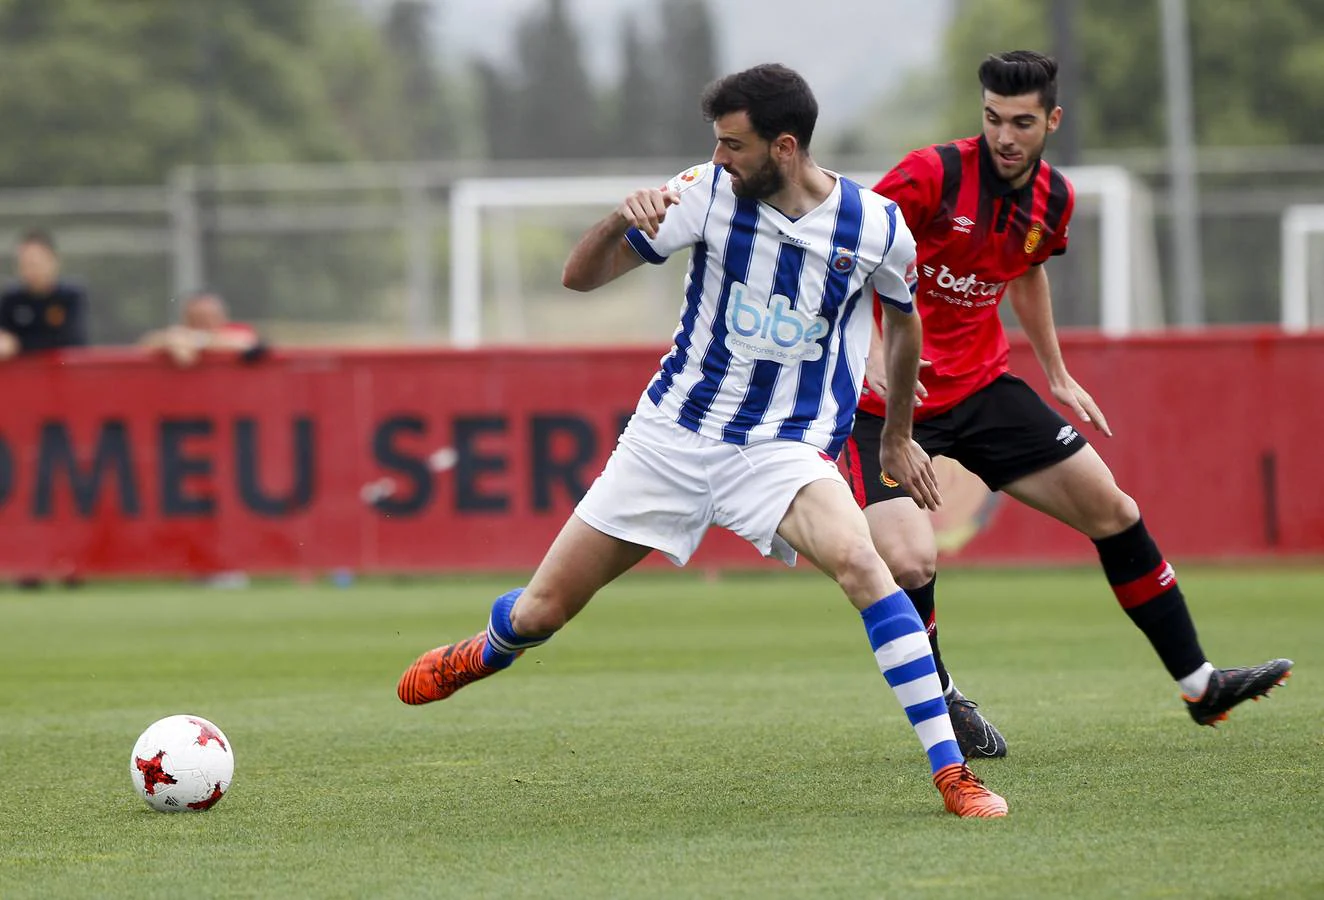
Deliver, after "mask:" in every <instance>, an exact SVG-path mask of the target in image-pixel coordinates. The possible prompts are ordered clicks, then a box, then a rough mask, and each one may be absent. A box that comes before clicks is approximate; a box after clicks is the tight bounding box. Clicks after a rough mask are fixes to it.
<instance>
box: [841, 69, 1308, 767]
mask: <svg viewBox="0 0 1324 900" xmlns="http://www.w3.org/2000/svg"><path fill="white" fill-rule="evenodd" d="M1056 73H1057V63H1056V62H1055V61H1053V60H1052V59H1051V58H1049V57H1046V56H1043V55H1042V54H1039V53H1035V52H1032V51H1024V50H1022V51H1014V52H1011V53H1004V54H1001V55H998V56H991V57H989V58H988V59H987V60H985V61H984V63H983V65H981V66H980V68H979V80H980V84H981V85H982V86H983V101H984V127H983V134H982V135H980V136H978V137H971V138H965V139H964V140H959V141H955V142H953V143H950V144H941V145H937V146H933V147H927V148H924V149H922V150H916V151H915V152H913V153H911V154H909V155H908V156H906V157H905V158H904V159H902V160H901V162H900V163H899V164H898V165H897V166H896V167H895V168H893V169H892V170H891V171H890V172H889V173H888V174H887V175H886V176H884V177H883V179H882V180H881V181H880V182H879V183H878V184H877V185H876V186H875V187H874V190H875V191H877V192H878V193H879V194H881V195H883V196H885V197H887V198H888V199H890V200H892V201H895V202H896V203H898V204H899V205H900V206H901V210H902V212H903V213H904V214H905V219H906V223H907V225H909V227H910V229H911V231H912V232H913V233H914V235H915V239H916V242H917V243H918V264H919V288H918V291H917V296H916V300H917V303H918V304H919V309H920V311H921V313H922V315H923V318H924V353H923V356H924V359H925V360H926V361H928V363H929V364H930V367H929V368H927V369H925V371H924V376H923V387H922V388H921V392H922V393H923V394H924V396H923V400H922V406H920V408H919V409H918V410H916V411H915V414H914V418H915V425H914V434H915V438H916V440H917V441H918V442H919V443H920V445H921V446H923V447H924V449H925V451H926V452H927V453H929V454H930V455H931V456H939V455H942V456H948V457H950V458H952V459H955V460H956V461H957V462H959V463H961V464H962V465H964V466H965V467H966V468H967V469H969V470H970V471H972V472H973V473H974V474H975V475H978V476H979V477H980V478H982V479H983V481H984V483H985V484H987V485H988V487H989V489H990V490H994V491H999V490H1000V491H1005V492H1006V493H1007V494H1009V495H1010V496H1012V497H1015V498H1016V499H1017V500H1019V501H1021V502H1022V503H1025V504H1027V505H1029V506H1031V507H1033V508H1035V509H1038V510H1040V511H1042V512H1044V513H1047V514H1048V515H1050V516H1052V517H1053V518H1055V519H1058V520H1060V521H1062V522H1065V523H1066V524H1068V525H1070V526H1071V527H1073V528H1075V529H1076V530H1077V531H1079V532H1081V533H1082V534H1084V535H1086V536H1087V537H1089V538H1090V539H1092V540H1093V541H1094V545H1095V547H1096V548H1097V550H1098V553H1099V560H1100V562H1101V563H1102V565H1103V572H1104V575H1105V576H1106V577H1107V579H1108V583H1109V585H1111V587H1112V590H1113V592H1114V594H1115V595H1116V597H1117V600H1118V602H1119V603H1120V604H1121V606H1122V608H1123V609H1124V610H1125V611H1126V614H1127V615H1128V616H1129V617H1130V618H1131V620H1132V621H1133V622H1134V623H1135V624H1136V625H1137V626H1138V627H1139V628H1140V630H1141V631H1142V632H1143V633H1144V635H1145V636H1146V637H1147V638H1148V639H1149V642H1150V643H1151V644H1152V645H1153V647H1154V650H1155V651H1156V652H1157V654H1158V656H1159V659H1160V660H1162V662H1163V665H1164V666H1165V667H1166V668H1167V670H1168V673H1169V674H1170V675H1171V676H1172V678H1173V679H1174V680H1176V681H1177V682H1178V684H1179V685H1180V687H1181V692H1182V694H1183V696H1184V698H1185V701H1186V706H1187V709H1188V710H1189V712H1190V714H1191V717H1192V718H1194V719H1195V721H1196V722H1198V723H1199V724H1201V725H1213V724H1215V723H1216V722H1218V721H1220V720H1222V719H1224V718H1226V717H1227V712H1228V710H1230V709H1231V708H1232V707H1233V706H1236V705H1237V704H1238V703H1240V702H1242V701H1243V700H1246V699H1249V698H1252V697H1259V696H1261V695H1263V694H1266V693H1268V691H1269V689H1270V688H1272V687H1273V686H1274V685H1276V684H1279V683H1281V682H1282V680H1283V679H1284V678H1286V677H1287V675H1288V674H1289V670H1290V669H1291V666H1292V662H1291V660H1287V659H1276V660H1270V661H1269V662H1267V663H1264V664H1262V665H1259V666H1254V667H1250V668H1236V669H1215V668H1214V667H1213V665H1211V664H1210V663H1209V661H1208V660H1207V659H1206V658H1205V655H1204V651H1203V650H1201V649H1200V644H1199V641H1198V640H1197V639H1196V633H1195V625H1194V624H1193V623H1192V621H1191V615H1190V612H1189V611H1188V610H1187V608H1186V601H1185V599H1184V598H1183V596H1182V592H1181V588H1180V587H1179V586H1178V584H1177V576H1176V574H1175V573H1174V572H1173V569H1172V566H1171V565H1169V564H1168V563H1167V562H1166V561H1165V560H1164V558H1163V554H1162V553H1161V552H1160V551H1159V549H1158V546H1157V545H1156V544H1155V542H1154V539H1153V538H1152V537H1151V536H1150V534H1149V532H1148V530H1146V528H1145V523H1144V521H1143V520H1142V519H1141V517H1140V509H1139V508H1138V507H1137V506H1136V502H1135V501H1134V500H1132V499H1131V498H1130V497H1129V496H1127V495H1126V494H1125V493H1123V492H1122V490H1121V489H1120V488H1119V487H1118V486H1117V483H1116V482H1115V481H1114V480H1113V476H1112V473H1111V472H1110V471H1109V470H1108V466H1107V465H1106V464H1105V463H1104V462H1103V460H1102V459H1100V458H1099V455H1098V453H1096V452H1095V450H1094V448H1093V447H1091V446H1090V445H1089V442H1088V441H1086V439H1085V436H1084V435H1083V434H1080V433H1079V432H1078V431H1076V429H1075V428H1074V427H1073V426H1072V425H1070V424H1069V423H1068V422H1067V421H1066V419H1064V418H1062V416H1060V415H1058V413H1057V412H1056V411H1055V410H1053V409H1052V408H1051V407H1049V406H1048V405H1047V404H1046V403H1044V401H1043V400H1041V399H1040V398H1039V396H1038V395H1037V394H1036V393H1035V392H1034V391H1033V390H1032V389H1031V388H1030V387H1029V386H1028V385H1026V384H1025V382H1023V381H1021V380H1020V379H1019V378H1016V377H1014V376H1013V375H1011V374H1010V373H1009V372H1008V368H1007V356H1008V347H1007V338H1006V335H1005V334H1004V333H1003V330H1002V323H1001V321H1000V320H999V318H998V304H999V302H1000V301H1001V300H1002V298H1003V296H1004V295H1005V296H1008V297H1010V298H1011V305H1012V308H1013V309H1014V310H1015V312H1016V316H1017V318H1018V319H1019V320H1020V323H1021V327H1022V328H1023V329H1024V331H1025V335H1026V337H1027V338H1028V339H1029V341H1030V344H1031V346H1032V347H1033V348H1034V353H1035V357H1036V358H1037V359H1038V360H1039V363H1040V365H1041V366H1042V367H1043V370H1044V374H1045V375H1047V376H1048V384H1049V387H1050V389H1051V391H1052V394H1053V397H1054V399H1056V400H1057V401H1058V402H1059V403H1061V404H1063V405H1064V406H1065V407H1067V408H1068V409H1069V410H1071V412H1072V413H1073V414H1074V415H1075V416H1076V417H1077V418H1078V419H1080V421H1081V422H1084V423H1085V424H1088V425H1092V426H1093V427H1094V428H1095V429H1096V430H1097V431H1099V432H1101V433H1102V434H1104V435H1106V436H1108V437H1111V436H1112V432H1111V431H1110V430H1109V428H1108V421H1107V419H1105V418H1104V416H1103V413H1102V412H1101V411H1100V410H1099V407H1098V405H1097V404H1096V403H1095V402H1094V400H1093V398H1092V397H1090V395H1089V394H1088V393H1087V392H1086V391H1085V389H1084V388H1082V387H1081V386H1080V385H1079V384H1077V383H1076V381H1075V379H1073V378H1072V377H1071V375H1070V374H1069V373H1068V372H1067V368H1066V364H1065V363H1064V362H1063V360H1062V353H1061V350H1060V349H1059V347H1058V343H1057V333H1056V331H1055V330H1054V327H1053V312H1052V305H1051V302H1050V298H1049V290H1048V275H1047V273H1046V272H1045V271H1044V268H1043V263H1044V262H1046V261H1047V260H1048V259H1049V257H1051V256H1054V255H1057V254H1060V253H1064V252H1066V248H1067V226H1068V222H1069V221H1070V219H1071V211H1072V206H1073V200H1074V195H1073V192H1072V188H1071V184H1070V182H1068V181H1067V179H1066V178H1065V177H1064V176H1063V175H1062V173H1061V172H1059V171H1057V170H1055V169H1053V168H1052V167H1051V166H1049V165H1048V163H1046V162H1044V161H1043V160H1042V159H1041V156H1042V154H1043V151H1044V146H1045V143H1046V141H1047V138H1048V135H1049V134H1050V133H1051V132H1052V131H1054V130H1055V129H1056V128H1057V126H1058V123H1059V122H1060V121H1061V117H1062V109H1061V107H1059V106H1058V105H1057V84H1056ZM879 324H880V325H881V324H882V323H881V321H880V323H879ZM887 327H889V328H890V327H891V323H890V322H889V323H887ZM881 354H882V345H881V344H879V349H878V352H877V354H875V355H872V356H871V357H870V360H869V371H868V372H867V373H866V375H867V378H866V384H867V387H866V392H865V395H864V396H863V398H862V399H861V401H860V411H859V415H858V416H857V417H856V420H855V426H854V431H853V434H852V437H851V441H850V444H849V446H848V447H847V450H846V461H847V467H848V469H849V471H850V479H851V483H852V487H853V488H854V490H855V492H856V499H857V501H858V502H859V504H860V505H861V506H862V507H864V511H865V516H866V517H867V518H868V520H869V526H870V530H871V531H872V533H873V536H874V543H875V544H876V546H877V548H878V550H879V552H880V553H881V554H882V556H883V558H884V559H885V560H887V563H888V565H889V566H890V567H891V570H892V571H893V572H894V573H896V577H897V580H898V581H899V582H900V584H901V586H902V587H903V588H905V590H906V592H907V593H908V594H909V596H910V598H911V599H912V600H913V601H914V602H915V606H916V609H917V610H918V612H919V615H920V618H922V619H923V620H924V621H925V622H926V623H927V625H928V630H929V637H930V641H931V644H932V647H933V652H934V657H935V659H936V660H937V667H938V672H939V677H940V678H941V680H942V683H943V688H944V695H945V697H946V698H947V703H948V708H949V710H950V712H951V716H952V722H953V724H954V725H955V728H956V734H957V738H958V739H959V741H960V743H961V747H962V750H963V751H964V752H965V754H966V755H967V756H990V757H996V756H1005V755H1006V753H1007V744H1006V741H1005V740H1004V739H1003V737H1002V735H1001V734H1000V733H999V732H998V730H997V729H996V728H995V727H993V725H992V724H991V723H989V722H988V721H987V720H986V719H985V718H984V717H983V716H982V715H981V713H980V712H979V710H978V708H977V706H976V704H975V703H974V702H973V701H971V700H969V699H968V698H966V697H965V696H963V695H962V694H961V692H960V691H958V690H957V689H956V685H955V684H954V683H953V682H952V680H951V676H950V675H949V674H948V673H947V671H946V668H945V667H944V665H943V662H942V656H941V653H940V652H939V649H938V631H937V627H936V621H935V617H934V580H935V577H936V572H937V546H936V542H935V540H934V533H933V527H932V524H931V522H930V519H929V517H928V515H927V513H926V512H925V511H924V510H923V509H922V508H921V507H920V506H918V505H917V504H916V503H915V502H914V501H912V500H911V499H909V496H908V493H907V492H906V491H905V490H904V488H903V485H904V484H905V479H906V476H902V475H899V474H898V473H895V472H892V471H891V469H889V468H888V467H887V463H886V461H885V460H884V461H883V462H882V463H881V464H880V462H879V456H878V448H879V441H880V439H881V436H882V434H883V429H884V428H885V427H886V424H885V423H887V422H890V421H891V417H892V414H893V409H892V407H894V406H895V404H896V403H897V401H898V400H904V401H905V402H904V405H903V406H901V407H900V408H899V409H898V410H896V411H897V412H900V414H901V415H904V416H906V417H907V418H909V417H910V416H911V401H912V400H913V399H914V398H911V397H905V398H902V397H901V396H900V393H901V392H906V393H908V392H909V390H910V386H909V385H906V386H904V387H901V388H899V389H898V390H894V391H891V392H890V393H889V392H888V384H887V379H888V377H889V374H888V373H887V372H885V371H884V367H883V365H882V359H883V357H882V355H881Z"/></svg>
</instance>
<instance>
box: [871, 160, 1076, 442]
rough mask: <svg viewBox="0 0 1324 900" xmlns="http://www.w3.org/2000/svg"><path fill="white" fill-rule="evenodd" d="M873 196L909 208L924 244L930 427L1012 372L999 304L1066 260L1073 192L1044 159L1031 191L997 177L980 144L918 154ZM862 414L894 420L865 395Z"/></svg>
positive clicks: (922, 296)
mask: <svg viewBox="0 0 1324 900" xmlns="http://www.w3.org/2000/svg"><path fill="white" fill-rule="evenodd" d="M874 190H875V191H876V192H877V193H879V194H882V195H883V196H885V197H887V198H888V199H889V200H892V201H895V202H896V204H897V205H898V206H899V207H900V208H901V212H902V215H903V216H904V217H905V220H906V224H907V225H908V226H909V227H910V231H911V233H912V234H913V235H914V236H915V242H916V244H917V245H918V254H917V259H916V262H917V263H918V267H919V273H918V274H919V288H918V290H917V292H916V295H915V296H916V301H917V303H918V306H919V310H920V313H921V315H922V316H923V320H924V358H925V359H927V360H929V361H930V362H931V363H932V364H933V365H932V367H931V368H926V369H925V370H924V372H923V376H922V380H923V382H924V386H925V387H926V388H928V391H929V394H928V397H927V398H926V399H925V400H924V405H923V406H922V407H919V408H917V409H916V410H915V417H916V418H917V419H923V418H927V417H929V416H933V415H937V414H938V413H941V412H945V411H946V410H949V409H951V408H952V407H953V406H955V405H956V404H958V403H960V402H961V401H962V400H964V399H965V398H966V397H968V396H970V395H971V394H973V393H974V392H975V391H977V390H979V389H980V388H982V387H985V386H986V385H988V384H989V383H991V382H992V381H993V380H994V379H995V378H997V377H998V376H999V375H1001V374H1002V373H1003V372H1006V371H1007V355H1008V347H1007V336H1006V334H1005V333H1004V332H1003V330H1002V323H1001V321H1000V320H999V318H998V303H999V302H1000V301H1001V300H1002V295H1003V294H1004V293H1005V292H1006V288H1007V282H1009V281H1012V280H1013V279H1016V278H1019V277H1020V276H1021V275H1024V274H1025V273H1026V271H1028V270H1029V268H1030V267H1031V266H1035V265H1039V264H1041V263H1043V262H1044V261H1045V260H1047V259H1048V257H1050V256H1055V255H1057V254H1060V253H1065V252H1066V249H1067V224H1068V222H1069V221H1070V219H1071V212H1072V208H1073V207H1074V205H1075V191H1074V190H1073V189H1072V187H1071V183H1070V182H1069V181H1067V179H1066V178H1065V177H1063V175H1062V173H1061V172H1059V171H1057V170H1056V169H1054V168H1052V167H1051V166H1049V165H1048V163H1046V162H1043V161H1042V160H1040V161H1039V162H1037V163H1035V170H1034V173H1033V174H1032V175H1031V177H1030V180H1029V181H1027V182H1026V183H1025V185H1024V186H1023V187H1021V188H1014V187H1012V186H1011V183H1010V182H1007V181H1004V180H1003V179H1002V178H1000V177H999V176H998V174H997V170H996V169H995V168H994V167H993V160H992V157H991V155H990V153H989V150H988V146H987V144H986V143H985V141H984V139H983V138H982V137H971V138H965V139H963V140H959V141H955V142H953V143H950V144H938V145H935V146H932V147H925V148H924V149H922V150H915V151H913V152H911V153H910V154H908V155H907V156H906V157H905V158H904V159H902V160H901V162H900V163H898V164H897V166H896V167H895V168H893V169H892V171H890V172H888V173H887V175H885V176H884V177H883V179H882V180H881V181H879V182H878V184H876V185H874ZM876 314H881V310H879V311H878V313H876ZM880 324H881V323H880ZM860 408H861V409H864V410H867V411H868V412H872V413H875V414H877V415H884V414H885V413H886V405H885V403H884V402H883V401H882V400H881V399H880V398H879V397H877V396H875V395H874V394H872V393H870V392H867V391H866V392H865V394H864V396H863V397H862V398H861V399H860Z"/></svg>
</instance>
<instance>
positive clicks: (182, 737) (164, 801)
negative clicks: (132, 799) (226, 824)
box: [129, 716, 234, 812]
mask: <svg viewBox="0 0 1324 900" xmlns="http://www.w3.org/2000/svg"><path fill="white" fill-rule="evenodd" d="M129 777H130V778H132V779H133V789H134V790H135V791H137V792H138V795H139V796H140V797H142V798H143V799H144V800H146V801H147V805H148V806H150V807H151V808H152V809H154V810H156V811H157V812H201V811H202V810H204V809H211V808H212V807H213V806H215V805H216V804H217V803H219V802H220V800H221V797H223V796H225V792H226V790H227V789H228V788H229V787H230V779H231V778H233V777H234V750H233V749H232V748H231V747H230V741H229V739H228V738H227V737H226V736H225V735H224V734H223V733H222V732H221V729H219V728H217V727H216V726H215V725H213V724H212V723H211V722H208V721H207V720H206V719H204V718H202V717H201V716H167V717H166V718H164V719H160V720H158V721H156V722H153V723H152V724H151V725H148V726H147V730H146V731H144V732H143V733H142V736H141V737H139V738H138V743H136V744H134V745H133V755H132V756H131V757H129Z"/></svg>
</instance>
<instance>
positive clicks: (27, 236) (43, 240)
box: [18, 228, 55, 253]
mask: <svg viewBox="0 0 1324 900" xmlns="http://www.w3.org/2000/svg"><path fill="white" fill-rule="evenodd" d="M24 244H37V245H39V246H42V247H45V248H46V249H47V250H49V251H51V252H52V253H54V252H55V238H53V237H52V236H51V233H50V232H49V231H44V230H42V229H40V228H29V229H28V230H27V231H25V232H23V236H22V237H21V238H19V240H18V245H19V246H20V247H21V246H23V245H24Z"/></svg>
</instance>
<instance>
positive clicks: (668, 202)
mask: <svg viewBox="0 0 1324 900" xmlns="http://www.w3.org/2000/svg"><path fill="white" fill-rule="evenodd" d="M679 202H680V197H679V196H678V195H677V194H676V193H675V192H674V191H669V190H667V189H666V188H665V187H662V188H643V189H641V190H637V191H635V192H634V193H633V194H631V195H630V196H628V197H626V198H625V202H624V203H622V204H621V207H620V209H619V210H618V212H619V213H620V214H621V218H623V219H625V221H626V222H628V223H629V224H630V225H631V227H634V228H638V229H639V230H640V231H642V232H643V233H644V234H646V235H648V236H649V237H650V238H655V237H657V229H658V226H659V225H661V224H662V220H663V219H665V218H666V217H667V207H668V206H674V205H675V204H677V203H679Z"/></svg>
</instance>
